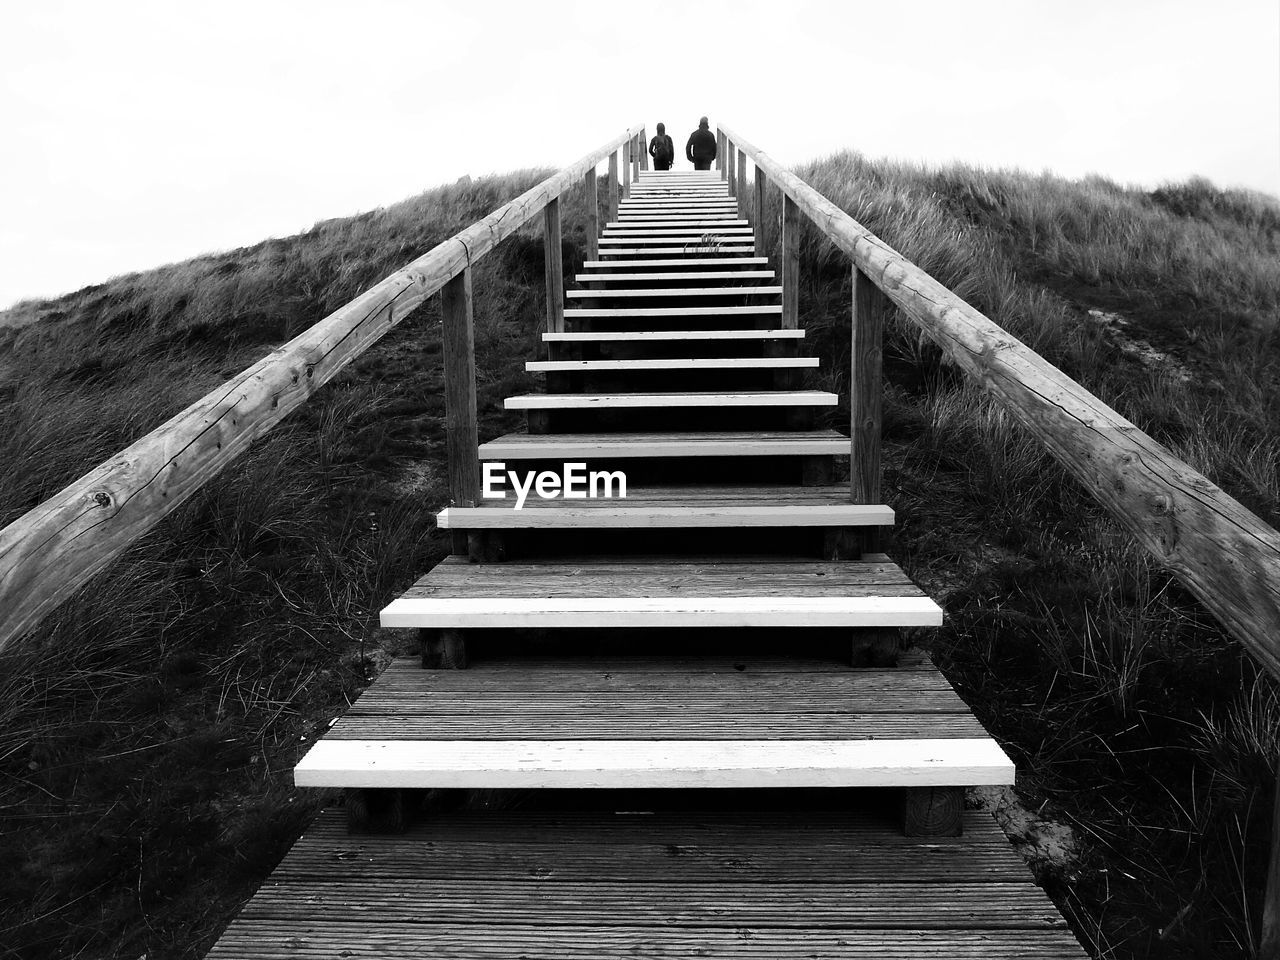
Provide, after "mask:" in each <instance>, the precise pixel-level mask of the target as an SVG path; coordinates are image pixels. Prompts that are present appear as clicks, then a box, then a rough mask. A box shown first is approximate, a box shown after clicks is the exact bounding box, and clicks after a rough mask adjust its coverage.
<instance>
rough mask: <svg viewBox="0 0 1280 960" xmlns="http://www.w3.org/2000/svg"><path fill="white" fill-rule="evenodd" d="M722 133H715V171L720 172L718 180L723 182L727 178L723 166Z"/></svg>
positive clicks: (721, 131)
mask: <svg viewBox="0 0 1280 960" xmlns="http://www.w3.org/2000/svg"><path fill="white" fill-rule="evenodd" d="M724 143H725V140H724V131H723V130H717V131H716V169H717V170H719V171H720V179H721V180H723V179H725V177H727V176H728V171H727V170H725V166H724Z"/></svg>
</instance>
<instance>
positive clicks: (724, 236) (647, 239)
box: [600, 229, 753, 253]
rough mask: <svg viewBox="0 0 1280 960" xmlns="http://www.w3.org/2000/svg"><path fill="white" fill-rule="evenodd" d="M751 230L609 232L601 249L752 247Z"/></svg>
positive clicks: (603, 240) (603, 239) (602, 241)
mask: <svg viewBox="0 0 1280 960" xmlns="http://www.w3.org/2000/svg"><path fill="white" fill-rule="evenodd" d="M752 242H753V241H752V239H751V236H750V232H747V233H741V232H740V231H735V230H733V229H730V230H704V231H701V232H699V231H689V232H688V233H676V234H674V235H662V236H656V235H655V236H648V235H642V234H608V233H606V234H605V235H604V236H602V237H601V238H600V249H601V250H602V251H604V252H606V253H611V252H614V251H612V250H604V248H605V247H646V246H657V247H661V246H665V245H669V244H675V243H685V244H688V245H691V246H709V245H715V246H726V247H740V246H743V245H746V247H747V248H750V246H751V244H752Z"/></svg>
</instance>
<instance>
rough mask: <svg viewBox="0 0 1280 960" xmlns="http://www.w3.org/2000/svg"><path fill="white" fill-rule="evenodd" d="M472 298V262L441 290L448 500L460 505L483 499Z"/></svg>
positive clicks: (467, 504) (468, 504)
mask: <svg viewBox="0 0 1280 960" xmlns="http://www.w3.org/2000/svg"><path fill="white" fill-rule="evenodd" d="M471 303H472V300H471V267H469V266H468V267H465V268H464V269H463V271H462V272H461V273H460V274H458V275H457V276H456V277H454V278H453V279H451V280H449V281H448V282H447V283H446V284H445V285H444V286H443V287H442V288H441V289H440V306H441V313H442V315H443V316H442V327H443V332H442V339H443V360H444V403H445V447H446V450H447V451H448V455H449V500H450V502H451V503H452V504H453V505H454V506H459V507H474V506H476V505H477V504H478V503H479V501H480V452H479V450H480V440H479V433H478V430H477V427H476V351H475V323H474V319H473V316H472V306H471Z"/></svg>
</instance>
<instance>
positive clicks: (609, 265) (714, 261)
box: [582, 251, 769, 270]
mask: <svg viewBox="0 0 1280 960" xmlns="http://www.w3.org/2000/svg"><path fill="white" fill-rule="evenodd" d="M648 252H649V253H652V252H653V251H648ZM768 262H769V258H768V257H689V258H686V259H679V260H675V259H667V260H662V259H659V260H628V261H627V262H626V263H625V264H624V263H619V262H618V261H616V260H588V261H586V262H585V263H583V265H582V268H583V269H584V270H617V269H618V268H619V267H626V268H627V269H628V270H631V269H634V268H637V267H644V268H648V267H717V268H724V267H732V266H742V267H748V266H764V265H765V264H767V263H768Z"/></svg>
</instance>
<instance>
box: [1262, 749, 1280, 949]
mask: <svg viewBox="0 0 1280 960" xmlns="http://www.w3.org/2000/svg"><path fill="white" fill-rule="evenodd" d="M1271 803H1272V807H1273V809H1272V812H1271V863H1270V865H1269V866H1268V868H1267V887H1266V890H1265V891H1264V892H1263V895H1262V896H1263V901H1262V933H1261V935H1260V936H1259V938H1258V957H1259V958H1260V960H1275V958H1276V957H1280V767H1278V768H1277V770H1276V792H1275V796H1274V797H1273V799H1272V801H1271Z"/></svg>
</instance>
